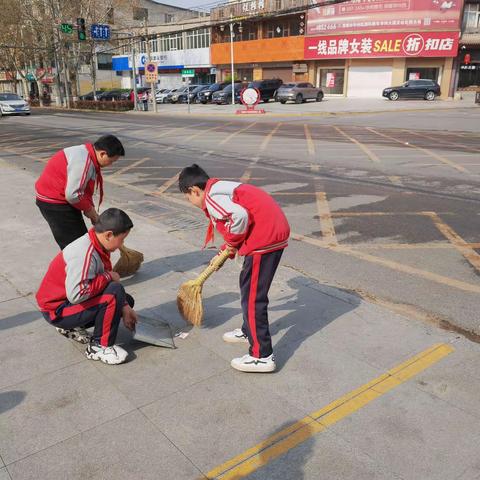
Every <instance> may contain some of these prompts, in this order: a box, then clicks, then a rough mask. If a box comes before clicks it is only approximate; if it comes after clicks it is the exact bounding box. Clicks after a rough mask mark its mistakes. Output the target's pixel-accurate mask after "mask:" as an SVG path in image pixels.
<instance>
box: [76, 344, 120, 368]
mask: <svg viewBox="0 0 480 480" xmlns="http://www.w3.org/2000/svg"><path fill="white" fill-rule="evenodd" d="M85 356H86V357H87V358H89V359H90V360H100V361H102V362H103V363H107V364H108V365H118V364H119V363H123V362H124V361H125V360H126V359H127V356H128V352H127V351H126V350H124V349H123V348H122V347H119V346H118V345H112V346H111V347H102V346H101V345H98V343H90V344H89V345H87V348H86V349H85Z"/></svg>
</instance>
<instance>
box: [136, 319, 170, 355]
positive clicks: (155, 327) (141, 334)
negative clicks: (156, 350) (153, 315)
mask: <svg viewBox="0 0 480 480" xmlns="http://www.w3.org/2000/svg"><path fill="white" fill-rule="evenodd" d="M133 339H134V340H137V341H139V342H143V343H148V344H150V345H156V346H157V347H166V348H176V347H175V342H174V341H173V335H172V331H171V329H170V325H168V324H167V323H165V322H163V321H160V322H159V321H158V320H154V319H147V318H146V317H141V316H139V317H138V322H137V325H136V326H135V333H134V334H133Z"/></svg>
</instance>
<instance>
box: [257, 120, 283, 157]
mask: <svg viewBox="0 0 480 480" xmlns="http://www.w3.org/2000/svg"><path fill="white" fill-rule="evenodd" d="M281 126H282V122H280V123H277V125H276V126H275V128H274V129H273V130H272V131H271V132H270V133H269V134H268V135H267V136H266V137H265V138H264V140H263V142H262V144H261V145H260V151H261V152H264V151H265V150H266V148H267V147H268V144H269V143H270V142H271V140H272V138H273V136H274V135H275V134H276V133H277V132H278V129H279V128H280V127H281Z"/></svg>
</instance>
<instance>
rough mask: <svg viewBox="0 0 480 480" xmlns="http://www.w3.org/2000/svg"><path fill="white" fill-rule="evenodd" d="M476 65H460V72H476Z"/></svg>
mask: <svg viewBox="0 0 480 480" xmlns="http://www.w3.org/2000/svg"><path fill="white" fill-rule="evenodd" d="M476 69H477V66H476V65H460V70H476Z"/></svg>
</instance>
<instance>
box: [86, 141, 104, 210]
mask: <svg viewBox="0 0 480 480" xmlns="http://www.w3.org/2000/svg"><path fill="white" fill-rule="evenodd" d="M86 147H87V150H88V153H89V154H90V158H91V159H92V161H93V166H94V167H95V173H96V174H97V175H96V177H97V180H96V182H95V186H96V189H97V190H98V192H99V193H100V201H99V202H98V207H99V208H100V205H101V204H102V201H103V177H102V169H101V168H100V164H99V163H98V160H97V154H96V152H95V148H94V147H93V145H92V144H91V143H87V144H86Z"/></svg>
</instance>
